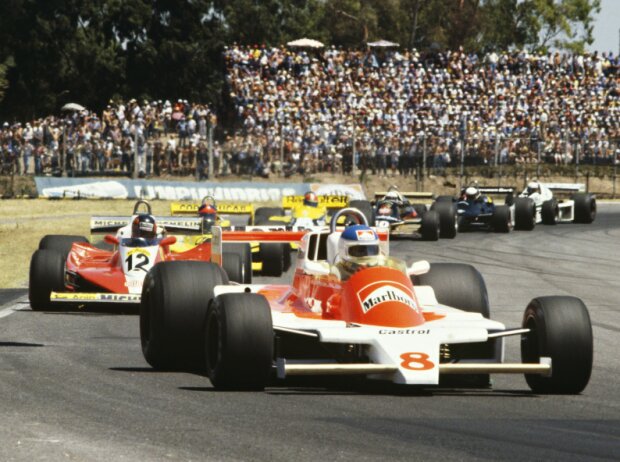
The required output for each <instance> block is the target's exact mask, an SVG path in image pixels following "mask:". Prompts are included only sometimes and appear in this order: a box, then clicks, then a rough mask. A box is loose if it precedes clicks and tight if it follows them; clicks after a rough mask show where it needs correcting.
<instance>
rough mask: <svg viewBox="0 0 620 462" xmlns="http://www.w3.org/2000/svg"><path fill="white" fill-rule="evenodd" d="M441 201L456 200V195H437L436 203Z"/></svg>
mask: <svg viewBox="0 0 620 462" xmlns="http://www.w3.org/2000/svg"><path fill="white" fill-rule="evenodd" d="M439 202H456V200H455V198H454V196H437V199H435V203H439Z"/></svg>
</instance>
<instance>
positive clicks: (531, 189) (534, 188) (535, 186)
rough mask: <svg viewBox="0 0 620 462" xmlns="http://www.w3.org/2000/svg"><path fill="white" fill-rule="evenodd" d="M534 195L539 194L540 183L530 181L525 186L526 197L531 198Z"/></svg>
mask: <svg viewBox="0 0 620 462" xmlns="http://www.w3.org/2000/svg"><path fill="white" fill-rule="evenodd" d="M535 193H540V183H539V182H538V181H532V182H530V183H528V184H527V195H528V196H531V195H532V194H535Z"/></svg>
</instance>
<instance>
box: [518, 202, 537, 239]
mask: <svg viewBox="0 0 620 462" xmlns="http://www.w3.org/2000/svg"><path fill="white" fill-rule="evenodd" d="M535 225H536V205H535V204H534V201H533V200H532V199H529V198H527V197H517V198H516V199H515V229H516V230H520V231H531V230H533V229H534V226H535Z"/></svg>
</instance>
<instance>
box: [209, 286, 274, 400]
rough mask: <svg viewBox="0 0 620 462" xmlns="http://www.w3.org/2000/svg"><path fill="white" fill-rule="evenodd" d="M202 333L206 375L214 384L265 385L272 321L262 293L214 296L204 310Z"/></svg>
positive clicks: (225, 386)
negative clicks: (205, 316)
mask: <svg viewBox="0 0 620 462" xmlns="http://www.w3.org/2000/svg"><path fill="white" fill-rule="evenodd" d="M204 337H205V344H204V346H205V358H206V370H207V375H208V376H209V379H210V380H211V383H212V384H213V386H214V387H215V388H218V389H235V390H262V389H264V388H265V385H266V384H267V381H268V380H269V375H270V373H271V367H272V363H273V323H272V319H271V309H270V307H269V303H268V302H267V300H266V299H265V297H263V296H262V295H259V294H245V293H229V294H222V295H220V296H218V297H216V298H215V300H213V303H212V304H211V306H210V307H209V310H208V312H207V319H206V323H205V334H204Z"/></svg>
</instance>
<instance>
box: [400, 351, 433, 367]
mask: <svg viewBox="0 0 620 462" xmlns="http://www.w3.org/2000/svg"><path fill="white" fill-rule="evenodd" d="M428 358H429V356H428V355H427V354H426V353H418V352H408V353H403V354H402V355H400V359H402V360H403V362H402V363H400V367H404V368H405V369H409V370H411V371H426V370H428V369H432V368H433V367H435V363H434V362H432V361H430V360H429V359H428Z"/></svg>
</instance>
